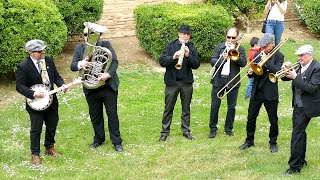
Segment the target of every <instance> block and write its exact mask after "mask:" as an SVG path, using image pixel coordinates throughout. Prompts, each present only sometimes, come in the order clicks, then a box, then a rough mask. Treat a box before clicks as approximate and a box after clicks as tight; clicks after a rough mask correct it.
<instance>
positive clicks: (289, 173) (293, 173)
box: [284, 169, 300, 176]
mask: <svg viewBox="0 0 320 180" xmlns="http://www.w3.org/2000/svg"><path fill="white" fill-rule="evenodd" d="M284 174H285V175H287V176H292V175H295V174H300V171H299V170H296V169H287V170H286V172H285V173H284Z"/></svg>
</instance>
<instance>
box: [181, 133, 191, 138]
mask: <svg viewBox="0 0 320 180" xmlns="http://www.w3.org/2000/svg"><path fill="white" fill-rule="evenodd" d="M182 135H183V136H184V137H186V138H187V139H189V140H193V137H192V136H191V134H187V133H183V134H182Z"/></svg>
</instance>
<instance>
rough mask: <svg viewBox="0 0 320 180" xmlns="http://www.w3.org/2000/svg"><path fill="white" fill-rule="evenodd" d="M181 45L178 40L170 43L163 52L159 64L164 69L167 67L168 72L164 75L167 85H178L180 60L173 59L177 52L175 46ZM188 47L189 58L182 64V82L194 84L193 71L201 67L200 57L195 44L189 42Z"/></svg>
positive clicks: (185, 58)
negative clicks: (177, 76)
mask: <svg viewBox="0 0 320 180" xmlns="http://www.w3.org/2000/svg"><path fill="white" fill-rule="evenodd" d="M178 43H179V40H178V39H176V40H174V41H172V42H170V43H168V44H167V45H166V47H165V49H164V50H163V52H162V54H161V56H160V59H159V63H160V65H161V66H162V67H166V72H165V74H164V83H165V84H166V85H177V81H176V71H177V70H176V68H175V65H176V64H177V62H178V60H174V59H173V55H174V53H175V52H176V51H175V48H174V46H175V45H177V44H178ZM186 46H188V48H189V57H184V58H183V63H182V69H181V70H182V73H183V79H182V81H183V82H185V83H193V82H194V80H193V74H192V69H198V68H199V66H200V57H199V55H198V51H197V49H196V47H195V46H194V45H193V43H191V42H188V43H186Z"/></svg>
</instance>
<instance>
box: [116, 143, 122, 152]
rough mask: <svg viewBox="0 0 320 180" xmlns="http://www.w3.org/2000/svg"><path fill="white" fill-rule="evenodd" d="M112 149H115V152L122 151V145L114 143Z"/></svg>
mask: <svg viewBox="0 0 320 180" xmlns="http://www.w3.org/2000/svg"><path fill="white" fill-rule="evenodd" d="M114 150H116V151H117V152H122V151H123V147H122V145H121V144H115V145H114Z"/></svg>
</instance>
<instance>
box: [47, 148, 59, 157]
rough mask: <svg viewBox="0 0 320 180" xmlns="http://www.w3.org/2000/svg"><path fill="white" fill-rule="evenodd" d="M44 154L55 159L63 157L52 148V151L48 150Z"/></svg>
mask: <svg viewBox="0 0 320 180" xmlns="http://www.w3.org/2000/svg"><path fill="white" fill-rule="evenodd" d="M44 154H45V155H47V156H53V157H61V156H62V155H61V154H60V153H58V152H57V151H56V150H55V149H54V147H53V146H52V147H51V148H50V149H46V150H45V151H44Z"/></svg>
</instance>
